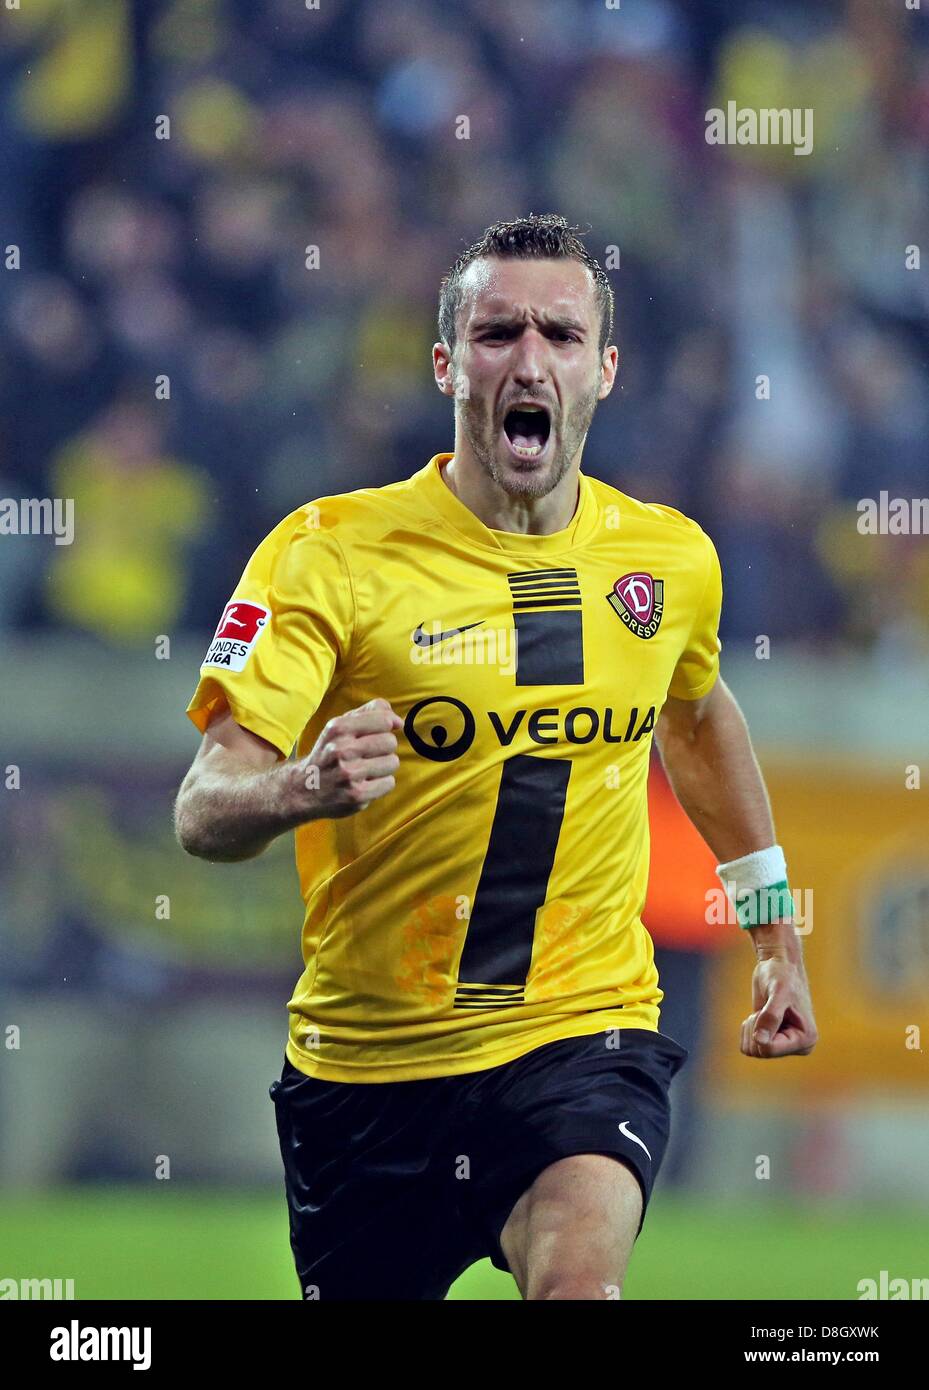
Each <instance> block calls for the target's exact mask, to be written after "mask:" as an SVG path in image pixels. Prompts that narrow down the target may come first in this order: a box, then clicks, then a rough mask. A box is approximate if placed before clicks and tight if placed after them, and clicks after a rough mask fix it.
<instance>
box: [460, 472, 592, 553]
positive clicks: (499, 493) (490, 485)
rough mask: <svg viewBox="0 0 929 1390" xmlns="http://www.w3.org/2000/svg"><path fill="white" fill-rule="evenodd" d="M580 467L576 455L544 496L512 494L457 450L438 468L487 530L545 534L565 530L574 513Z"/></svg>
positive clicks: (578, 501) (528, 534) (529, 534)
mask: <svg viewBox="0 0 929 1390" xmlns="http://www.w3.org/2000/svg"><path fill="white" fill-rule="evenodd" d="M579 468H580V459H579V458H577V459H575V460H574V462H573V464H572V466H571V467H570V468H569V469H568V471H567V472H566V473H565V475H564V477H563V478H562V479H561V481H560V482H559V483H557V484H556V485H555V487H553V488H552V490H551V492H548V493H546V494H545V496H544V497H513V496H512V495H511V494H510V493H508V492H506V491H505V490H504V489H503V488H502V487H500V485H499V483H495V482H494V480H493V478H491V477H489V476H488V474H487V473H486V472H485V470H484V469H483V468H481V467H480V466H479V465H476V464H472V465H471V466H470V467H469V466H468V465H467V464H466V462H465V461H464V460H463V459H462V457H461V455H459V454H457V453H456V454H453V455H452V457H451V458H450V459H449V460H448V462H447V463H446V464H445V465H444V466H443V467H442V468H441V469H440V470H439V471H440V475H441V477H442V478H443V479H444V481H445V483H446V486H447V487H449V488H450V489H451V491H452V492H453V493H454V494H455V496H456V497H457V498H458V500H459V501H460V502H463V503H464V504H465V506H466V507H467V508H468V510H469V511H471V512H473V513H474V515H475V516H476V517H477V519H478V521H482V522H483V523H484V525H485V526H487V527H489V528H490V530H492V531H515V532H517V533H518V534H520V535H525V536H548V535H551V534H552V533H553V532H555V531H564V530H565V529H566V528H567V527H568V526H570V525H571V522H572V520H573V519H574V516H575V515H576V513H577V508H578V505H579V503H580V496H581V490H580V484H579V482H578V471H579Z"/></svg>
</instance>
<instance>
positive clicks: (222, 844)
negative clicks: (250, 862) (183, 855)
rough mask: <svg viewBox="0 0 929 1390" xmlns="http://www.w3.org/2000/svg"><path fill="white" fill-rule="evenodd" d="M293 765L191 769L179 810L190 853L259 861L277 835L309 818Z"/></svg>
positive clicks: (177, 822)
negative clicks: (239, 769)
mask: <svg viewBox="0 0 929 1390" xmlns="http://www.w3.org/2000/svg"><path fill="white" fill-rule="evenodd" d="M295 771H296V769H295V766H294V764H293V763H286V762H285V763H278V764H277V765H276V766H274V767H271V768H267V769H265V770H263V771H259V772H253V771H248V770H243V771H242V772H241V773H239V772H235V773H233V772H229V771H227V770H225V769H222V770H216V771H214V770H210V769H209V768H202V769H196V770H195V769H192V770H191V772H190V773H189V774H188V775H187V777H186V778H185V779H184V782H183V783H182V784H181V789H180V791H179V793H178V798H177V803H176V805H175V808H174V822H175V829H176V831H177V838H178V840H179V841H180V843H181V845H182V847H183V848H184V849H185V850H186V851H187V853H188V854H193V855H196V856H197V857H198V858H200V859H209V860H212V861H214V862H225V863H233V862H236V861H238V860H240V859H254V858H255V856H256V855H259V854H261V853H262V851H263V850H265V849H267V847H268V845H269V844H270V843H271V841H272V840H274V839H276V838H277V836H278V835H282V834H284V833H285V832H286V831H288V830H292V829H293V828H294V827H295V826H297V825H299V824H301V823H302V822H303V821H305V820H307V819H309V818H310V816H309V813H308V810H307V808H306V806H305V804H304V805H302V806H301V805H300V804H299V803H298V798H297V797H296V796H295V795H294V786H293V782H294V774H295Z"/></svg>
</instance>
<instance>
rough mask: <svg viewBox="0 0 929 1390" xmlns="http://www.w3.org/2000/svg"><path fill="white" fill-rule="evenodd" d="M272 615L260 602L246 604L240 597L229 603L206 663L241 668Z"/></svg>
mask: <svg viewBox="0 0 929 1390" xmlns="http://www.w3.org/2000/svg"><path fill="white" fill-rule="evenodd" d="M270 616H271V610H270V608H262V606H261V604H260V603H243V601H242V600H241V599H233V600H232V602H231V603H227V604H226V610H225V612H224V613H223V616H222V617H221V618H220V620H219V627H218V628H217V629H216V632H215V634H214V636H213V640H212V642H211V643H210V650H209V651H208V652H207V654H206V656H205V657H204V659H203V665H204V666H222V667H223V668H224V669H225V670H227V671H241V670H242V668H243V667H244V665H245V663H246V661H247V660H248V658H249V657H250V656H251V653H252V648H253V647H254V645H255V643H256V642H257V641H258V638H259V637H260V636H261V634H262V632H263V631H264V628H265V623H266V622H267V621H268V619H269V618H270Z"/></svg>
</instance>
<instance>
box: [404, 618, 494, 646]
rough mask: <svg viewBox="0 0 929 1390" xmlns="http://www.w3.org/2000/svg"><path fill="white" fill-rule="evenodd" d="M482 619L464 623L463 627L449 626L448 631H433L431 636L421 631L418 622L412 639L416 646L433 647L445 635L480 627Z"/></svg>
mask: <svg viewBox="0 0 929 1390" xmlns="http://www.w3.org/2000/svg"><path fill="white" fill-rule="evenodd" d="M483 621H484V619H483V618H479V619H478V621H477V622H476V623H465V625H464V627H450V628H449V629H448V632H435V633H433V634H432V635H431V636H430V635H429V634H428V633H426V632H423V625H422V623H420V625H419V627H418V628H417V629H416V631H415V632H414V633H413V641H414V642H415V644H416V646H417V647H434V646H435V644H436V643H437V642H444V641H445V639H446V638H447V637H455V636H456V635H457V634H458V633H459V632H467V631H468V629H469V628H472V627H480V625H481V623H482V622H483Z"/></svg>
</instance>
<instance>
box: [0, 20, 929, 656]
mask: <svg viewBox="0 0 929 1390" xmlns="http://www.w3.org/2000/svg"><path fill="white" fill-rule="evenodd" d="M925 9H926V10H927V11H929V4H927V5H926V6H925ZM927 35H929V13H925V14H921V13H919V12H916V11H911V10H908V9H907V7H906V5H905V4H904V0H835V3H828V2H827V0H822V2H821V3H813V0H782V3H781V4H779V5H777V6H771V5H769V4H761V3H755V0H637V2H636V3H635V4H622V5H619V6H618V7H609V6H608V4H607V3H596V2H595V0H507V3H505V4H502V3H500V0H458V3H457V4H455V5H454V6H449V5H446V4H443V3H440V0H390V3H389V4H381V3H379V0H320V3H319V5H318V7H317V8H313V7H311V6H310V5H308V4H304V3H303V0H262V3H259V4H254V3H252V0H138V3H135V4H133V3H130V0H30V3H29V4H28V5H25V4H24V5H22V6H21V7H20V8H19V9H18V10H16V9H14V10H7V9H3V10H0V144H2V150H3V156H2V158H3V168H4V176H3V179H2V189H0V197H2V226H3V238H2V241H3V254H4V258H5V264H4V271H3V274H2V275H0V320H2V333H0V402H2V405H0V496H2V497H24V496H39V497H41V496H58V497H73V498H74V499H75V508H76V527H77V542H76V543H75V544H74V545H73V546H71V547H66V546H62V547H55V546H53V545H51V544H49V543H46V542H45V541H43V540H39V539H35V538H32V539H21V540H20V541H18V542H16V543H15V544H11V543H10V540H9V539H8V538H4V540H3V543H2V544H0V591H2V593H3V595H4V602H3V604H2V605H0V625H5V626H12V627H14V628H23V627H39V628H46V629H47V628H56V627H58V628H60V627H67V628H70V629H72V630H74V629H76V630H78V631H80V632H83V633H85V634H89V635H91V636H93V637H94V638H96V639H97V640H99V641H104V642H107V643H109V644H116V645H120V644H125V645H135V644H140V645H143V646H146V647H150V645H151V643H152V641H153V638H154V636H155V635H156V634H159V633H172V632H176V631H177V630H178V629H182V628H183V629H188V630H198V631H200V630H202V632H203V633H204V634H206V633H207V631H208V630H210V629H212V627H213V625H214V624H215V621H216V618H217V615H218V613H219V612H220V611H221V608H222V605H223V603H224V602H225V599H226V597H227V595H228V592H229V590H230V588H231V586H232V584H233V583H234V581H235V579H236V577H237V576H238V573H239V571H240V569H241V568H242V566H243V565H244V562H245V560H246V558H247V556H248V554H249V553H250V551H251V549H252V548H253V547H254V545H255V544H257V542H258V540H259V539H260V538H261V537H262V536H263V535H264V534H266V532H267V531H268V530H270V528H271V527H272V526H273V525H275V524H276V522H277V521H278V520H279V519H280V518H281V517H282V516H283V515H284V514H285V513H287V512H289V511H290V510H292V509H293V508H295V507H297V506H299V505H300V504H301V503H303V502H305V501H307V500H310V499H312V498H314V497H319V496H323V495H326V494H328V493H332V492H337V491H345V490H349V489H352V488H356V487H362V486H369V485H378V484H382V483H387V482H390V481H393V480H394V479H397V478H400V477H404V476H407V475H408V474H410V473H412V472H413V471H415V470H416V469H418V468H420V467H422V465H423V464H424V463H425V462H426V460H427V459H428V458H429V457H430V456H431V455H432V454H435V453H437V452H439V451H442V450H450V449H451V448H452V442H453V439H452V435H453V430H452V407H451V404H450V402H449V401H448V400H447V399H445V398H444V397H442V396H441V395H440V394H439V392H438V391H437V390H436V388H435V386H434V384H433V382H432V378H431V370H430V348H431V345H432V343H433V341H434V340H435V337H436V326H435V315H436V305H437V292H438V285H439V280H440V278H441V276H442V274H443V272H444V271H445V270H446V269H447V268H448V267H449V265H450V264H451V262H452V261H453V260H454V258H455V256H456V255H457V254H458V252H459V251H460V250H462V249H463V248H464V247H465V246H467V245H469V244H470V243H471V242H472V241H474V240H475V239H476V238H477V237H478V236H479V235H480V233H481V232H482V231H483V229H484V228H485V227H486V226H487V225H488V224H489V223H491V222H493V221H496V220H498V219H501V218H508V217H513V216H517V215H520V214H524V213H526V212H529V211H536V212H545V211H557V212H561V213H564V215H565V216H567V217H568V218H569V219H570V220H572V221H574V222H579V223H580V224H581V225H582V226H584V227H587V226H589V227H590V233H589V235H588V236H587V238H586V240H587V244H588V246H589V247H590V249H591V250H592V252H593V253H594V254H595V255H597V256H598V257H599V258H600V259H601V261H603V262H607V261H608V256H609V254H610V253H609V252H608V248H611V247H615V248H617V251H618V259H619V264H618V266H617V267H615V268H613V269H611V270H610V272H609V273H610V275H611V279H612V283H613V285H614V289H615V292H616V308H617V312H616V333H615V341H616V342H617V344H618V346H619V350H620V356H621V364H620V377H619V382H618V389H617V390H615V391H614V393H613V395H612V397H611V398H610V399H609V400H608V401H607V402H605V403H604V404H603V405H602V406H601V407H600V409H599V410H598V413H597V415H596V417H595V419H594V423H593V427H592V429H591V433H590V436H589V439H588V442H587V448H586V452H585V455H584V462H583V465H582V466H583V468H584V470H585V471H586V472H588V473H591V474H594V475H596V476H598V477H601V478H603V479H605V480H606V481H607V482H610V483H612V484H613V485H614V486H616V487H618V488H620V489H622V490H623V491H625V492H628V493H631V494H632V495H634V496H637V497H639V498H642V499H643V500H645V501H655V502H666V503H669V504H671V505H673V506H675V507H678V508H680V509H681V510H683V511H685V512H686V513H688V514H689V515H691V516H694V517H695V518H696V519H697V520H699V521H700V523H701V524H702V525H703V526H704V527H705V528H706V529H707V530H708V532H709V533H710V535H711V536H712V537H713V538H714V540H715V541H716V544H717V547H718V549H719V553H720V557H721V561H722V566H723V575H724V581H725V584H726V599H725V605H724V619H723V630H722V636H723V640H724V641H733V642H740V641H747V642H753V641H754V640H755V639H756V637H757V636H759V635H761V634H765V635H767V636H769V637H770V638H771V639H772V640H776V639H778V638H783V639H791V640H794V641H797V642H800V643H805V644H808V645H809V646H810V648H811V649H814V648H815V649H816V650H822V649H823V648H829V647H833V648H835V649H848V648H853V649H855V650H856V651H857V652H859V653H860V654H861V655H862V656H871V657H873V659H875V660H877V661H881V662H883V661H886V660H887V659H888V658H892V659H894V660H897V659H900V660H906V659H913V658H914V657H920V656H921V657H925V656H927V655H929V542H927V540H926V538H925V537H920V536H865V535H862V534H861V533H860V532H859V530H858V527H857V519H858V512H857V507H856V504H857V502H858V501H859V499H861V498H865V497H872V498H877V497H878V495H879V492H880V491H881V490H886V491H887V492H888V493H889V495H890V496H891V497H894V496H903V497H919V496H922V495H927V494H929V444H927V440H929V428H927V427H929V374H927V371H926V365H927V359H929V41H927ZM728 100H735V101H736V102H737V103H738V105H739V106H740V107H745V106H752V107H778V108H784V107H786V108H804V109H805V108H812V109H813V111H814V118H815V132H814V149H813V153H812V154H811V155H809V156H808V157H803V156H798V155H795V154H794V153H793V151H792V150H791V149H790V148H789V147H775V146H768V147H762V146H714V145H709V144H707V142H706V140H705V138H704V132H705V114H706V112H707V110H708V109H709V108H711V107H725V106H726V103H727V101H728ZM461 116H467V118H468V129H467V134H468V138H466V139H462V138H458V137H459V135H460V134H461V133H462V128H463V127H462V123H461V121H460V120H459V118H460V117H461ZM165 117H167V118H168V120H167V121H166V120H165ZM11 247H12V248H18V251H14V252H13V253H11V250H10V248H11ZM914 247H915V248H917V254H918V252H919V251H921V254H922V258H923V261H924V264H923V266H922V268H919V267H918V266H917V265H915V264H914V263H913V262H914V256H913V250H912V248H914ZM311 248H318V264H317V262H316V257H315V254H314V252H313V251H312V249H311ZM907 248H911V249H910V251H909V252H908V251H907ZM615 257H616V253H615V252H614V253H613V259H614V260H615ZM763 380H766V381H767V383H768V385H764V384H759V383H762V382H763Z"/></svg>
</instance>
